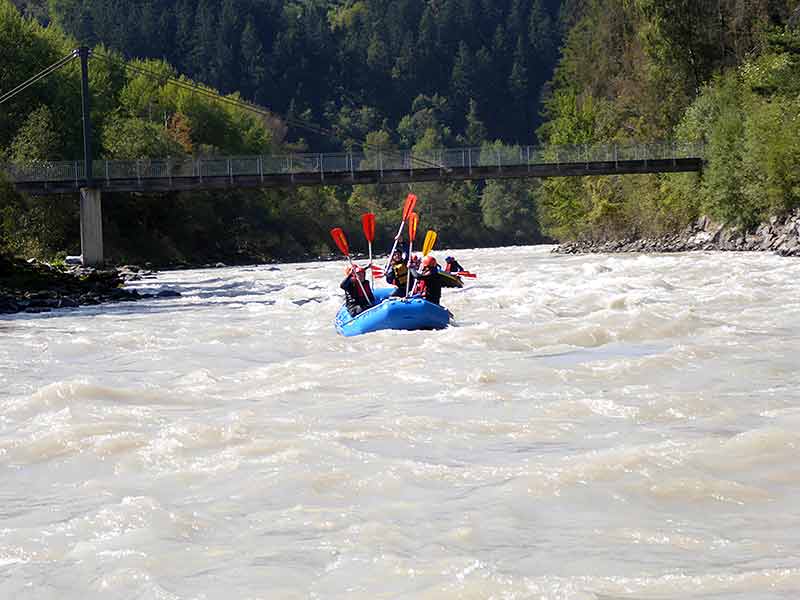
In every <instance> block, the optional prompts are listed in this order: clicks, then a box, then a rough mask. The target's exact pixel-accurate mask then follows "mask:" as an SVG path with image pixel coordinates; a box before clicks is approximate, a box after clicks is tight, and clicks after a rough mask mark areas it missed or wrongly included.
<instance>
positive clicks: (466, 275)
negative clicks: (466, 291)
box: [450, 271, 477, 278]
mask: <svg viewBox="0 0 800 600" xmlns="http://www.w3.org/2000/svg"><path fill="white" fill-rule="evenodd" d="M450 275H458V276H459V277H472V278H475V277H477V275H475V273H470V272H469V271H456V272H455V273H450Z"/></svg>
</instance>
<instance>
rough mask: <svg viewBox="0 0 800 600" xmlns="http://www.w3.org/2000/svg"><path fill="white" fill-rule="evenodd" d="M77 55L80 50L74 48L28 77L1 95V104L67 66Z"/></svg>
mask: <svg viewBox="0 0 800 600" xmlns="http://www.w3.org/2000/svg"><path fill="white" fill-rule="evenodd" d="M77 57H78V51H77V50H73V51H72V52H71V53H69V54H68V55H67V56H65V57H64V58H62V59H61V60H59V61H56V62H54V63H53V64H52V65H50V66H49V67H47V68H46V69H43V70H42V71H40V72H39V73H37V74H36V75H34V76H33V77H31V78H30V79H28V80H27V81H24V82H22V83H20V84H19V85H18V86H17V87H15V88H14V89H13V90H9V91H8V92H6V93H5V94H2V95H0V104H3V103H4V102H7V101H8V100H11V99H12V98H13V97H14V96H16V95H17V94H19V93H20V92H24V91H25V90H27V89H28V88H29V87H31V86H32V85H33V84H35V83H36V82H38V81H41V80H42V79H44V78H46V77H48V76H50V75H52V74H53V73H55V72H56V71H58V70H59V69H60V68H61V67H63V66H65V65H68V64H69V63H70V62H72V61H73V60H75V59H76V58H77Z"/></svg>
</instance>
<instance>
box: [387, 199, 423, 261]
mask: <svg viewBox="0 0 800 600" xmlns="http://www.w3.org/2000/svg"><path fill="white" fill-rule="evenodd" d="M416 205H417V197H416V196H415V195H414V194H409V195H408V196H406V201H405V203H404V204H403V220H402V221H400V229H398V230H397V235H396V236H395V238H394V244H393V245H392V251H391V252H389V256H388V257H387V258H386V266H385V267H383V270H384V271H385V270H386V269H388V268H389V265H390V264H391V262H392V254H394V251H395V248H397V242H399V241H400V236H401V235H403V227H404V226H405V224H406V221H407V220H408V218H409V217H410V216H411V212H412V211H413V210H414V207H415V206H416Z"/></svg>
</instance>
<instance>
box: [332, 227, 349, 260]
mask: <svg viewBox="0 0 800 600" xmlns="http://www.w3.org/2000/svg"><path fill="white" fill-rule="evenodd" d="M331 237H332V238H333V241H334V242H336V245H337V246H339V250H341V251H342V254H344V255H345V256H347V255H349V254H350V246H348V245H347V238H346V237H345V236H344V231H342V228H341V227H334V228H333V229H331Z"/></svg>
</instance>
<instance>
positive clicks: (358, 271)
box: [344, 265, 365, 275]
mask: <svg viewBox="0 0 800 600" xmlns="http://www.w3.org/2000/svg"><path fill="white" fill-rule="evenodd" d="M353 270H355V272H356V275H363V274H364V273H365V271H364V267H360V266H358V265H353V266H352V267H351V266H350V265H348V266H346V267H345V268H344V274H345V275H350V273H352V272H353Z"/></svg>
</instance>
